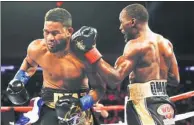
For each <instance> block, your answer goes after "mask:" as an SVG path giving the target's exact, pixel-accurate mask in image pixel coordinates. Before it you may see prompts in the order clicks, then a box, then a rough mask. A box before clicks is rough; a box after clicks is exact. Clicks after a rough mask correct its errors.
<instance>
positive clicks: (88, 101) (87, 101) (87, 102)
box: [80, 95, 94, 111]
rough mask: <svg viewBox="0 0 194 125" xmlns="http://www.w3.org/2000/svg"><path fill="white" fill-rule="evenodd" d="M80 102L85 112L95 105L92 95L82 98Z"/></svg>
mask: <svg viewBox="0 0 194 125" xmlns="http://www.w3.org/2000/svg"><path fill="white" fill-rule="evenodd" d="M80 102H81V107H82V110H83V111H85V110H87V109H89V108H91V107H92V106H93V104H94V100H93V98H92V96H90V95H85V96H83V97H82V98H80Z"/></svg>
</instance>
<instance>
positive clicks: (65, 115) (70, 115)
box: [55, 95, 94, 124]
mask: <svg viewBox="0 0 194 125" xmlns="http://www.w3.org/2000/svg"><path fill="white" fill-rule="evenodd" d="M93 104H94V101H93V98H92V97H91V96H90V95H86V96H83V97H82V98H80V99H78V98H74V97H69V96H62V97H61V98H59V99H58V101H57V102H56V104H55V108H56V113H57V116H58V119H59V122H60V124H72V123H74V124H78V123H77V122H80V121H83V119H84V118H83V116H82V111H85V110H87V109H89V108H91V107H92V106H93Z"/></svg>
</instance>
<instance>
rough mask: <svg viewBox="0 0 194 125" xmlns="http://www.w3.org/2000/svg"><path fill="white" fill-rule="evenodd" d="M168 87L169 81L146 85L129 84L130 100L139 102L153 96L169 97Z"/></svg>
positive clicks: (150, 82)
mask: <svg viewBox="0 0 194 125" xmlns="http://www.w3.org/2000/svg"><path fill="white" fill-rule="evenodd" d="M166 85H167V80H151V81H148V82H145V83H133V84H129V85H128V89H129V97H130V98H129V99H130V100H137V99H144V98H147V97H152V96H167V92H166Z"/></svg>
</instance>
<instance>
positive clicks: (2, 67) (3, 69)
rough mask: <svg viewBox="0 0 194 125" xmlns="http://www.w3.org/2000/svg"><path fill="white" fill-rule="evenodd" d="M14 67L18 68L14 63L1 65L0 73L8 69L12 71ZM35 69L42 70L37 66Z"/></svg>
mask: <svg viewBox="0 0 194 125" xmlns="http://www.w3.org/2000/svg"><path fill="white" fill-rule="evenodd" d="M16 69H18V68H17V67H16V66H14V65H8V66H1V72H2V73H5V72H6V71H8V70H10V71H13V70H16ZM37 71H42V68H40V67H38V68H37Z"/></svg>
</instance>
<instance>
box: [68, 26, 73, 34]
mask: <svg viewBox="0 0 194 125" xmlns="http://www.w3.org/2000/svg"><path fill="white" fill-rule="evenodd" d="M67 30H68V32H69V33H70V34H71V35H72V34H73V32H74V29H73V27H68V28H67Z"/></svg>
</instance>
